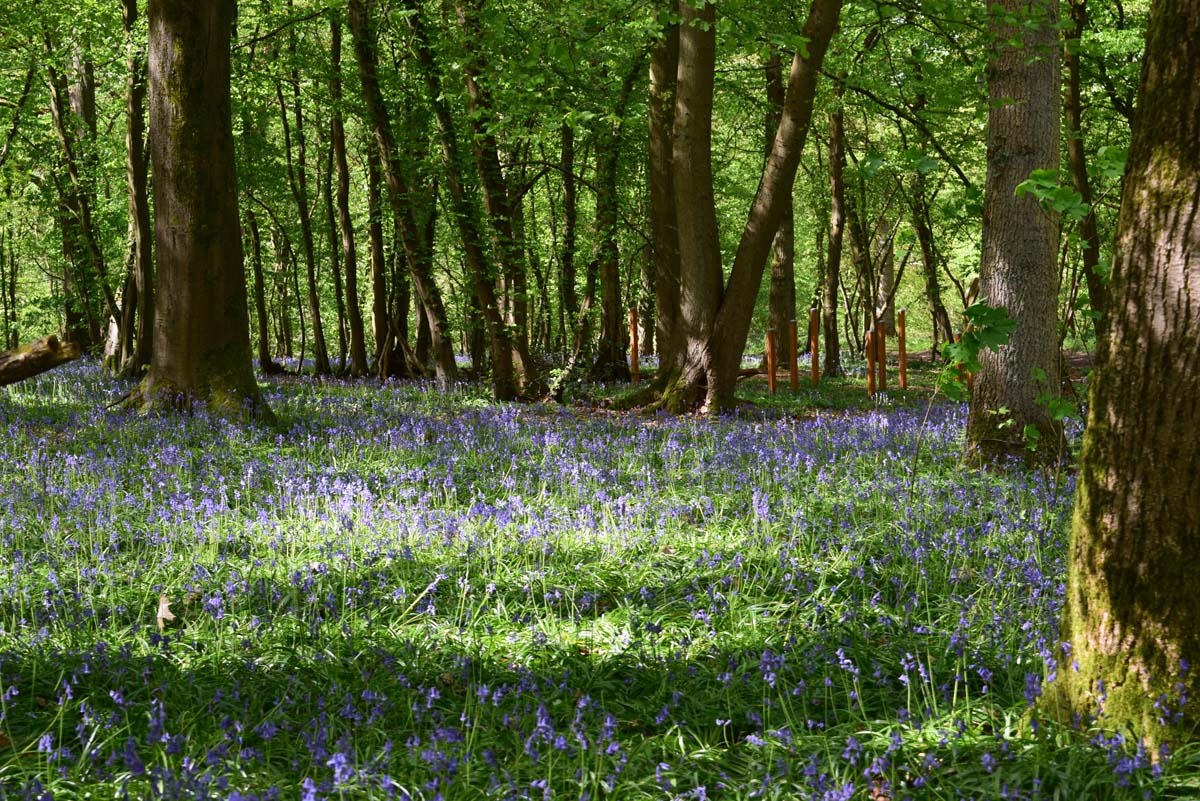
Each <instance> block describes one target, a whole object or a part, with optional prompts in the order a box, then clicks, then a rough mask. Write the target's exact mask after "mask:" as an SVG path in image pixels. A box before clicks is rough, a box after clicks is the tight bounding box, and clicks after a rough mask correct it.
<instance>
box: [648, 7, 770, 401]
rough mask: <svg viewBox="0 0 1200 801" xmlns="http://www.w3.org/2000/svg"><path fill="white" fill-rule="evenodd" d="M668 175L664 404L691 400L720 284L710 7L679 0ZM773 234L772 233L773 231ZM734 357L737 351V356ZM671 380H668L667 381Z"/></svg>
mask: <svg viewBox="0 0 1200 801" xmlns="http://www.w3.org/2000/svg"><path fill="white" fill-rule="evenodd" d="M679 10H680V25H679V59H678V63H677V67H676V78H675V118H674V126H673V128H672V135H671V136H672V148H671V174H672V180H673V188H674V194H675V214H676V226H677V230H678V232H679V240H678V247H679V264H680V285H679V322H680V326H679V333H678V335H677V336H678V337H679V343H680V346H679V347H678V348H675V349H674V350H675V353H676V363H675V364H674V365H669V366H668V365H663V367H667V368H668V369H667V370H664V372H663V374H662V380H663V381H664V382H667V383H665V384H664V386H665V389H664V392H665V393H667V397H666V401H667V404H666V405H667V406H668V408H673V409H681V408H684V407H691V406H695V405H696V404H697V403H698V402H699V401H700V400H701V399H702V397H703V394H702V393H703V392H704V390H705V388H706V383H707V381H708V378H709V373H710V372H711V369H712V352H711V350H710V348H709V340H710V339H711V338H712V334H713V326H714V324H715V322H716V316H717V310H718V308H719V307H720V304H721V297H722V294H723V291H724V285H723V276H722V273H721V243H720V239H719V237H718V231H717V212H716V198H715V196H714V194H713V174H712V108H713V80H714V76H715V68H716V45H717V39H716V14H717V12H716V6H715V5H711V4H703V5H701V6H700V7H699V8H697V7H696V6H695V5H693V4H691V3H688V2H681V3H680V7H679ZM772 233H773V232H772ZM739 358H740V356H739ZM672 384H674V386H672Z"/></svg>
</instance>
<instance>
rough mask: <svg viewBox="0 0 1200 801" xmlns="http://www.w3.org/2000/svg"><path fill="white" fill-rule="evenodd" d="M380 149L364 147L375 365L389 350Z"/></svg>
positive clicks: (374, 146) (368, 145) (373, 146)
mask: <svg viewBox="0 0 1200 801" xmlns="http://www.w3.org/2000/svg"><path fill="white" fill-rule="evenodd" d="M380 169H381V168H380V160H379V146H378V145H377V144H376V143H375V142H374V141H373V140H372V141H371V142H369V143H368V144H367V241H368V243H369V245H370V249H371V333H372V335H373V336H374V338H375V365H376V369H378V367H379V363H380V359H381V358H382V356H383V350H384V348H386V347H388V280H387V275H388V270H387V260H386V259H385V258H384V255H383V207H382V206H383V203H382V198H383V194H382V192H381V191H380V182H379V174H380Z"/></svg>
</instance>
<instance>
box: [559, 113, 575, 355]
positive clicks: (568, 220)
mask: <svg viewBox="0 0 1200 801" xmlns="http://www.w3.org/2000/svg"><path fill="white" fill-rule="evenodd" d="M559 162H560V164H561V171H562V180H563V241H562V250H561V252H560V256H559V260H560V262H561V263H562V273H561V282H560V284H559V287H558V295H559V303H560V305H561V308H562V310H563V318H564V319H563V325H562V331H561V338H562V341H563V346H564V348H566V347H568V343H569V342H570V340H571V333H572V332H571V327H572V326H574V325H575V319H576V318H577V317H578V316H579V300H578V298H577V296H576V294H575V282H576V277H575V239H576V224H577V221H578V219H579V199H578V192H577V191H576V188H575V129H574V128H572V127H571V126H570V125H569V124H568V123H565V122H564V123H563V125H562V153H561V155H560V157H559Z"/></svg>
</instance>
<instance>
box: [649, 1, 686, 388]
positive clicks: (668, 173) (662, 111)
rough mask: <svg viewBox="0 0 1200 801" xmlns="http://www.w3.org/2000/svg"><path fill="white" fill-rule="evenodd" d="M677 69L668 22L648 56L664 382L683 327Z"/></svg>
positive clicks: (670, 13) (653, 236) (674, 29)
mask: <svg viewBox="0 0 1200 801" xmlns="http://www.w3.org/2000/svg"><path fill="white" fill-rule="evenodd" d="M678 12H679V4H678V0H670V1H668V2H666V4H664V6H662V8H661V10H660V11H659V18H660V19H662V17H664V16H667V17H670V19H672V20H673V18H674V16H676V14H678ZM678 67H679V26H678V24H677V23H674V22H667V23H665V26H664V30H662V34H661V38H660V40H659V42H658V43H656V44H655V47H654V49H653V52H652V53H650V98H649V120H648V125H649V140H648V141H649V146H648V161H649V165H648V177H647V182H648V183H649V197H650V241H652V247H653V248H654V303H655V306H656V307H658V321H656V323H658V325H656V330H655V339H656V341H658V350H659V375H660V377H665V375H666V374H667V373H668V371H670V368H671V367H672V366H674V365H676V362H678V360H679V353H680V349H682V347H683V339H682V332H683V325H682V321H680V308H679V281H680V277H679V276H680V273H679V223H678V213H677V210H676V195H674V171H673V165H672V158H673V151H672V130H673V128H674V101H676V96H674V94H676V80H677V72H678Z"/></svg>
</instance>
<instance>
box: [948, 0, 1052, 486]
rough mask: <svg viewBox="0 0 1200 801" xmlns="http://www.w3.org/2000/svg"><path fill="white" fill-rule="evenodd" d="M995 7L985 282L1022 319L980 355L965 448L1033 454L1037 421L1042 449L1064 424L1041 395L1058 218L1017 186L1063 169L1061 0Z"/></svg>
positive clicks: (1001, 454)
mask: <svg viewBox="0 0 1200 801" xmlns="http://www.w3.org/2000/svg"><path fill="white" fill-rule="evenodd" d="M988 15H989V25H990V29H991V34H992V36H993V37H994V39H993V42H994V43H993V53H992V56H991V60H990V61H989V63H988V97H989V102H990V106H991V108H990V110H989V113H988V148H987V182H986V184H985V187H984V204H983V243H982V250H983V260H982V266H981V268H980V273H979V288H980V296H981V299H982V300H984V301H986V302H987V303H988V304H990V305H991V306H995V307H1000V308H1003V309H1004V310H1005V311H1006V312H1007V313H1008V316H1009V318H1010V319H1011V320H1013V321H1014V322H1015V323H1016V328H1015V330H1014V331H1013V333H1012V335H1011V337H1010V338H1009V341H1008V344H1006V345H1004V346H1003V347H1001V348H1000V350H999V351H992V350H985V351H983V352H982V353H981V354H980V356H979V361H980V364H981V365H982V368H981V369H980V371H979V374H978V375H976V376H975V387H974V391H973V394H972V397H971V409H970V413H969V416H968V420H967V450H968V453H970V454H971V455H972V456H974V457H976V458H979V459H980V460H982V461H985V462H992V461H996V460H1000V459H1003V458H1006V457H1011V456H1020V457H1028V456H1030V455H1031V454H1030V453H1029V451H1028V450H1027V448H1026V445H1027V434H1026V432H1027V430H1031V429H1030V427H1032V430H1036V431H1037V432H1038V433H1039V434H1040V440H1041V442H1042V443H1043V446H1042V447H1041V448H1040V450H1039V451H1038V452H1037V454H1036V455H1037V456H1040V457H1043V458H1045V457H1049V456H1051V455H1053V453H1054V451H1055V449H1054V448H1053V447H1052V445H1051V443H1053V442H1055V441H1056V440H1057V430H1058V429H1057V427H1056V426H1055V425H1054V422H1053V421H1052V419H1051V417H1050V415H1049V413H1048V412H1047V409H1046V404H1045V403H1044V402H1043V401H1040V400H1039V396H1042V397H1047V396H1056V395H1057V394H1058V376H1059V369H1058V366H1059V359H1058V309H1057V300H1058V262H1057V258H1056V257H1057V254H1058V234H1059V231H1058V220H1057V218H1056V216H1055V215H1053V214H1052V213H1050V212H1048V211H1045V210H1043V209H1042V207H1041V206H1040V205H1039V204H1038V201H1037V199H1036V198H1034V197H1033V196H1032V195H1028V194H1027V195H1025V196H1023V197H1017V195H1016V188H1017V185H1018V184H1019V183H1021V182H1022V181H1024V180H1026V179H1028V178H1029V175H1030V173H1032V172H1033V171H1034V170H1057V169H1058V163H1059V153H1058V142H1059V106H1060V95H1059V92H1060V88H1061V87H1060V82H1059V53H1060V49H1059V42H1058V27H1057V25H1058V0H988ZM1018 45H1019V46H1018ZM1039 371H1040V373H1039ZM1039 374H1043V375H1044V379H1043V380H1040V381H1039V380H1037V379H1036V378H1035V376H1037V375H1039Z"/></svg>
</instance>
